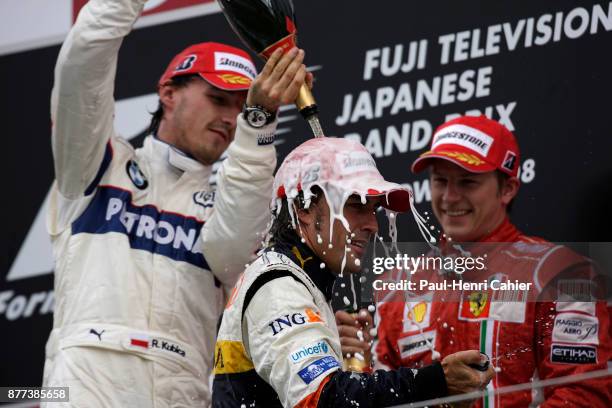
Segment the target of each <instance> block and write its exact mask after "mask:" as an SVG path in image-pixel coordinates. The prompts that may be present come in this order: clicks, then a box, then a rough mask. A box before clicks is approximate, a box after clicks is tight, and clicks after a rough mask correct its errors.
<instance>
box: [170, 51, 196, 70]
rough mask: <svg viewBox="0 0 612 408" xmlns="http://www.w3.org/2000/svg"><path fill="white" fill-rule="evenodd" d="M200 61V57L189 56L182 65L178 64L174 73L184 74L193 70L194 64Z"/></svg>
mask: <svg viewBox="0 0 612 408" xmlns="http://www.w3.org/2000/svg"><path fill="white" fill-rule="evenodd" d="M197 59H198V56H197V55H195V54H190V55H187V56H186V57H185V58H184V59H183V60H182V61H181V63H180V64H178V65H177V66H176V68H174V72H183V71H188V70H190V69H191V68H193V64H194V63H195V62H196V60H197Z"/></svg>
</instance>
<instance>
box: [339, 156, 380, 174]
mask: <svg viewBox="0 0 612 408" xmlns="http://www.w3.org/2000/svg"><path fill="white" fill-rule="evenodd" d="M336 165H337V166H338V168H339V170H340V174H342V175H348V174H354V173H359V172H362V171H372V170H374V169H376V162H374V159H373V158H372V156H370V154H369V153H367V152H351V153H347V154H344V155H339V156H338V157H337V159H336Z"/></svg>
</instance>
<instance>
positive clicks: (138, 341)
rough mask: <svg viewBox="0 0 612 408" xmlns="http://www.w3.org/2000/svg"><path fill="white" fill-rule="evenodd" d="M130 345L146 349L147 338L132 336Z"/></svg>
mask: <svg viewBox="0 0 612 408" xmlns="http://www.w3.org/2000/svg"><path fill="white" fill-rule="evenodd" d="M130 345H131V346H135V347H141V348H144V349H148V348H149V337H148V336H144V335H139V334H134V335H132V336H130Z"/></svg>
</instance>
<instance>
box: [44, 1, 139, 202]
mask: <svg viewBox="0 0 612 408" xmlns="http://www.w3.org/2000/svg"><path fill="white" fill-rule="evenodd" d="M144 3H145V0H90V1H89V2H88V3H87V4H86V5H85V6H84V7H83V8H82V9H81V12H80V13H79V17H78V18H77V21H76V23H75V25H74V27H73V28H72V29H71V30H70V32H69V34H68V37H67V38H66V40H65V41H64V44H63V46H62V48H61V50H60V53H59V57H58V60H57V64H56V66H55V82H54V86H53V92H52V95H51V119H52V123H53V131H52V147H53V156H54V160H55V175H56V178H57V182H58V187H59V191H60V192H61V193H62V195H64V196H65V197H67V198H78V197H80V196H82V195H83V194H89V193H91V191H88V187H89V186H90V185H92V183H93V181H94V180H95V179H96V175H97V174H98V173H100V174H101V173H102V172H103V170H104V168H103V167H104V166H105V165H108V164H107V163H108V162H109V161H110V160H111V158H112V147H111V146H110V144H109V139H110V137H111V136H112V135H113V134H114V130H113V115H114V100H113V91H114V82H115V72H116V67H117V54H118V51H119V47H120V46H121V42H122V40H123V37H125V36H126V35H127V34H128V33H129V32H130V30H131V29H132V25H133V24H134V22H135V21H136V19H137V17H138V15H139V14H140V12H141V10H142V8H143V5H144Z"/></svg>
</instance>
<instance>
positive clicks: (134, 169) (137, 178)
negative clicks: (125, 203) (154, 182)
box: [125, 160, 149, 190]
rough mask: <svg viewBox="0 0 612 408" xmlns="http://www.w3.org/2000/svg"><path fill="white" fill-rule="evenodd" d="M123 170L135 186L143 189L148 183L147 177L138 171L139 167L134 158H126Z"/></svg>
mask: <svg viewBox="0 0 612 408" xmlns="http://www.w3.org/2000/svg"><path fill="white" fill-rule="evenodd" d="M125 170H126V171H127V174H128V177H129V178H130V180H132V183H133V184H134V185H135V186H136V188H138V189H140V190H144V189H145V188H147V186H148V185H149V182H148V181H147V178H146V177H145V176H144V174H142V171H140V167H138V163H136V162H135V161H134V160H128V162H127V163H126V164H125Z"/></svg>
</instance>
